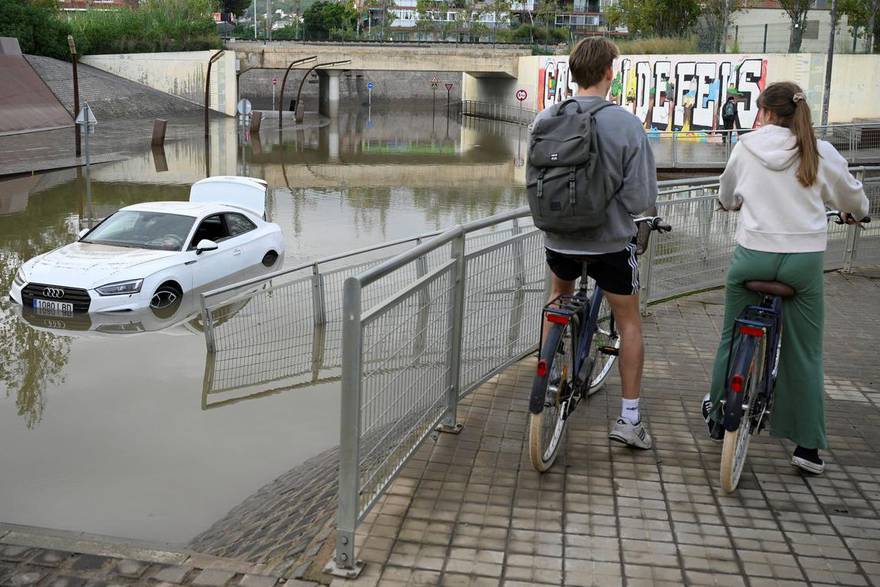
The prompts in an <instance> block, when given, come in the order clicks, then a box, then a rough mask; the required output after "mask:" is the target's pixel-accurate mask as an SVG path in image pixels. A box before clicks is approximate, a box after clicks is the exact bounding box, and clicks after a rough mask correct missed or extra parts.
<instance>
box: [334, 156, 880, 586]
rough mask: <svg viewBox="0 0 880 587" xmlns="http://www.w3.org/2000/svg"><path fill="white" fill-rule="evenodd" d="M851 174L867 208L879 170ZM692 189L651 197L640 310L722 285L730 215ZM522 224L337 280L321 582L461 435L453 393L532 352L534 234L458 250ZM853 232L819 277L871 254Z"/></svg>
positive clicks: (538, 297) (877, 192) (538, 265)
mask: <svg viewBox="0 0 880 587" xmlns="http://www.w3.org/2000/svg"><path fill="white" fill-rule="evenodd" d="M855 172H856V174H857V175H858V176H859V177H860V178H861V179H863V180H864V181H865V185H866V186H867V188H868V192H869V194H870V197H871V201H872V209H877V208H878V207H880V168H871V169H864V168H863V169H859V170H856V171H855ZM685 181H687V180H685ZM695 183H696V184H697V185H691V186H682V185H680V184H679V185H678V186H676V185H675V182H665V183H664V185H663V186H662V197H661V198H659V200H658V204H657V208H658V214H659V215H661V216H663V217H664V218H665V219H666V220H667V221H668V222H669V223H670V224H671V225H672V226H673V227H674V230H673V232H672V233H669V234H667V235H662V236H660V235H654V237H652V238H651V240H650V242H649V246H648V249H647V252H646V254H645V256H644V257H643V260H642V262H641V263H640V273H641V281H642V287H643V290H642V296H641V299H642V302H643V304H645V305H643V310H645V309H646V304H647V303H648V302H656V301H659V300H662V299H666V298H670V297H674V296H677V295H681V294H684V293H688V292H693V291H699V290H703V289H708V288H712V287H718V286H720V285H722V284H723V280H724V275H725V272H726V269H727V266H728V265H729V263H730V258H731V256H732V253H733V250H734V248H735V246H736V245H735V242H734V234H735V230H736V222H737V216H736V215H735V214H730V213H726V212H721V211H718V210H716V206H715V200H716V197H717V188H718V184H717V181H711V180H697V181H696V182H695ZM527 216H529V211H528V208H521V209H519V210H516V211H513V212H509V213H506V214H501V215H498V216H494V217H491V218H487V219H485V220H483V221H479V222H474V223H470V224H465V225H461V226H456V227H454V228H451V229H449V230H447V231H446V232H444V233H442V234H441V235H439V236H437V237H436V238H434V239H431V240H430V241H427V242H425V243H423V244H422V245H420V246H418V247H416V248H414V249H412V250H410V251H407V252H405V253H402V254H400V255H399V256H397V257H394V258H392V259H389V260H387V261H384V262H383V263H381V264H379V265H376V266H374V267H372V268H370V269H368V270H367V271H364V272H363V273H360V274H358V275H354V276H352V277H349V278H348V279H346V281H345V292H344V298H343V315H344V318H343V340H342V344H343V351H342V363H343V364H342V420H341V430H342V432H341V438H340V469H339V510H338V515H337V528H336V529H337V544H336V555H335V559H334V561H333V562H332V563H331V564H330V566H329V567H328V570H329V571H331V572H334V573H337V574H342V575H344V576H350V575H356V574H357V573H358V572H359V563H358V562H357V561H356V559H355V543H354V540H355V532H356V529H357V526H358V523H359V522H360V521H362V520H363V518H364V517H365V516H366V515H367V513H368V512H369V511H370V509H371V508H372V507H373V505H375V504H376V502H377V500H378V499H379V497H380V496H381V495H382V493H383V492H384V490H385V489H386V488H387V487H388V485H389V484H390V483H391V482H392V481H393V479H394V478H395V476H396V475H397V474H398V473H399V472H400V470H401V469H402V468H403V467H404V466H405V464H406V462H407V460H408V459H409V457H410V456H412V454H413V453H414V452H415V450H416V449H417V448H418V447H419V445H420V444H421V443H422V442H423V441H424V440H425V439H426V438H427V437H428V436H429V435H430V434H432V433H433V432H434V430H437V429H439V430H440V431H447V432H456V431H458V430H459V429H460V425H459V424H458V422H457V406H458V400H459V398H460V397H461V396H463V395H465V394H467V393H468V392H469V391H471V390H473V389H475V388H476V387H477V386H479V385H480V384H481V383H482V382H484V381H486V380H487V379H488V378H489V377H491V376H492V375H494V374H495V373H497V372H498V371H499V370H501V369H503V368H505V367H506V366H508V365H509V364H510V363H511V362H513V361H516V360H518V359H519V358H521V357H523V356H525V355H527V354H529V353H530V352H532V351H533V350H534V349H535V347H536V342H537V340H538V329H539V327H540V324H539V322H540V320H539V319H537V317H538V316H539V315H540V308H541V305H542V304H543V303H544V298H545V295H544V279H545V277H544V276H545V273H544V271H545V269H544V261H543V258H542V255H541V253H542V251H541V249H542V246H541V245H542V236H541V233H540V232H539V231H537V230H536V229H535V228H534V227H530V228H529V229H528V230H526V231H523V232H519V233H517V232H516V231H511V233H510V236H508V237H507V238H505V239H503V240H499V241H496V242H495V243H493V244H490V245H488V246H484V247H481V248H478V249H476V250H474V251H472V252H471V253H466V252H465V239H466V237H467V235H468V234H470V233H471V232H473V231H475V230H480V229H485V228H486V227H489V226H502V225H504V224H506V223H516V222H519V220H520V219H521V218H524V217H527ZM872 230H876V229H872ZM860 235H861V230H860V229H859V228H858V227H856V226H839V225H835V224H832V225H831V227H830V228H829V234H828V242H829V247H828V253H827V254H826V259H825V264H826V268H827V269H849V268H851V267H852V265H853V263H854V261H856V260H866V261H867V260H869V259H871V258H873V257H874V256H877V255H878V249H880V246H878V245H880V238H878V237H880V235H878V234H877V232H868V233H866V235H861V236H860ZM859 244H861V245H863V246H861V247H859V246H857V245H859ZM438 252H439V253H441V258H444V259H447V260H446V261H445V262H442V263H439V264H437V265H436V266H435V268H434V269H432V270H429V271H427V272H425V273H424V274H423V275H422V276H421V277H420V278H419V279H415V280H410V281H408V282H406V283H405V284H404V285H403V286H402V287H400V288H399V289H398V290H397V291H396V292H394V293H392V294H391V295H390V296H388V297H387V298H386V299H385V300H384V301H383V302H381V303H379V304H378V305H375V306H373V307H371V308H370V309H369V310H366V309H365V308H364V305H363V299H364V295H365V292H368V291H369V290H370V288H374V287H381V286H382V283H383V281H384V280H386V279H393V278H394V277H393V276H394V275H395V274H396V273H397V272H399V271H404V270H406V268H407V267H410V266H413V265H417V264H418V263H419V262H420V260H422V259H425V258H427V257H428V256H431V255H435V254H437V253H438ZM505 296H507V299H505Z"/></svg>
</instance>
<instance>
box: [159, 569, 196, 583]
mask: <svg viewBox="0 0 880 587" xmlns="http://www.w3.org/2000/svg"><path fill="white" fill-rule="evenodd" d="M191 570H192V569H190V568H188V567H162V568H160V569H158V570H155V571H153V572H152V573H151V574H150V578H151V579H154V580H156V581H161V582H165V583H183V578H184V577H185V576H186V574H187V573H188V572H190V571H191Z"/></svg>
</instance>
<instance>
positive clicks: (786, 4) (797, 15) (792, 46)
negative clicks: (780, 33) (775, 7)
mask: <svg viewBox="0 0 880 587" xmlns="http://www.w3.org/2000/svg"><path fill="white" fill-rule="evenodd" d="M814 2H815V0H779V5H780V6H782V9H783V10H785V12H786V14H788V18H790V19H791V34H790V35H789V37H788V52H789V53H799V52H800V50H801V43H803V40H804V27H805V26H807V13H808V12H809V11H810V8H812V6H813V3H814Z"/></svg>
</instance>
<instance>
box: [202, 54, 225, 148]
mask: <svg viewBox="0 0 880 587" xmlns="http://www.w3.org/2000/svg"><path fill="white" fill-rule="evenodd" d="M221 55H223V50H222V49H221V50H220V51H217V52H216V53H214V55H212V56H211V58H210V59H209V60H208V71H207V73H206V74H205V137H206V138H207V136H208V107H209V106H210V105H211V67H213V65H214V62H215V61H217V60H218V59H220V56H221Z"/></svg>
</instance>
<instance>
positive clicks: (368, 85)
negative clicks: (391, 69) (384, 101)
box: [367, 82, 376, 91]
mask: <svg viewBox="0 0 880 587" xmlns="http://www.w3.org/2000/svg"><path fill="white" fill-rule="evenodd" d="M375 87H376V86H375V85H374V84H373V82H370V83H368V84H367V89H368V90H370V91H373V88H375Z"/></svg>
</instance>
